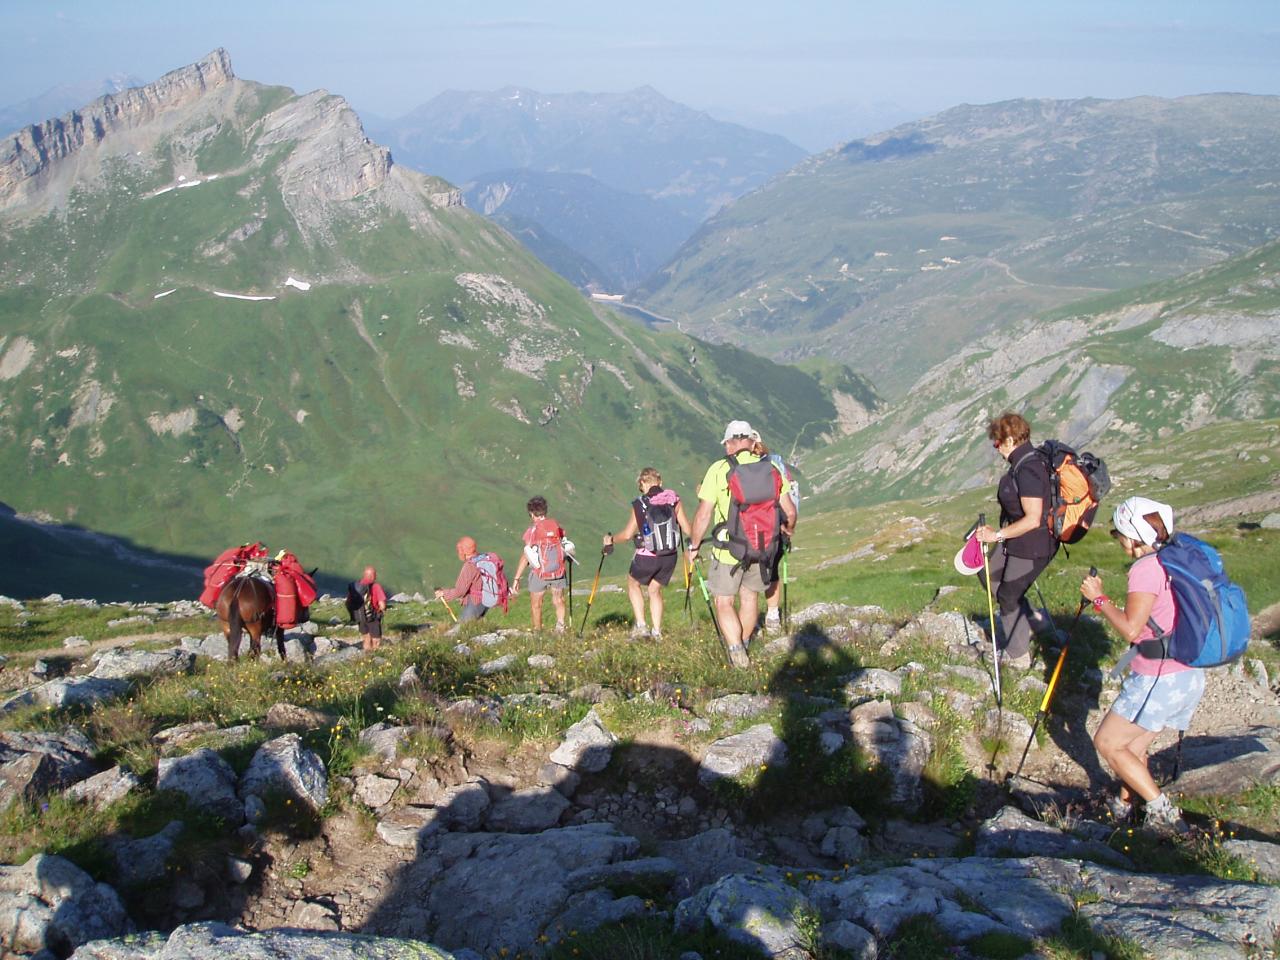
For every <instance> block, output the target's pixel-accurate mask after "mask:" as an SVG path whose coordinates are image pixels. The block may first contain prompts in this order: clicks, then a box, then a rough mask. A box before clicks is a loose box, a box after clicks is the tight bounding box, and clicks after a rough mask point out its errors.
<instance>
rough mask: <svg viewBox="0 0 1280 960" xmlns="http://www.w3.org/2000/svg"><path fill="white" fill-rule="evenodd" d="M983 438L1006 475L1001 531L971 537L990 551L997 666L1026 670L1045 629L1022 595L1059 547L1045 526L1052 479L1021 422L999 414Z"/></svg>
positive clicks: (984, 530)
mask: <svg viewBox="0 0 1280 960" xmlns="http://www.w3.org/2000/svg"><path fill="white" fill-rule="evenodd" d="M987 436H988V437H990V438H991V445H992V446H993V447H995V449H996V452H997V453H999V454H1000V456H1002V457H1004V459H1005V460H1007V461H1008V463H1009V469H1008V471H1007V472H1006V473H1005V475H1004V476H1003V477H1001V478H1000V486H999V488H998V489H997V491H996V499H997V500H999V502H1000V529H999V530H993V529H992V528H991V527H989V526H982V527H979V528H978V529H977V531H976V532H975V535H976V536H977V538H978V540H979V541H980V542H982V543H988V544H993V545H994V549H992V550H991V551H990V554H991V560H990V567H991V586H992V588H993V589H994V590H995V594H996V600H997V602H998V603H999V605H1000V626H1001V632H1002V633H1003V634H1004V636H1003V638H1002V639H1001V641H1000V642H999V643H998V644H997V645H998V646H999V648H1000V651H1001V653H1000V658H1001V662H1002V663H1008V664H1009V665H1010V666H1015V667H1022V668H1024V669H1025V668H1027V667H1030V666H1031V634H1032V632H1033V630H1035V629H1038V628H1040V627H1042V626H1044V624H1043V618H1042V617H1041V615H1040V614H1039V612H1038V611H1033V610H1032V609H1031V604H1030V603H1028V602H1027V591H1028V590H1030V589H1031V585H1032V584H1033V583H1035V580H1036V577H1038V576H1040V573H1041V571H1043V570H1044V568H1045V567H1047V566H1048V565H1049V561H1050V560H1052V559H1053V557H1054V554H1056V553H1057V552H1058V541H1057V539H1056V538H1055V537H1054V535H1053V531H1051V530H1050V529H1049V527H1048V524H1047V523H1046V522H1045V510H1046V509H1047V507H1048V499H1049V484H1050V483H1051V482H1052V477H1051V476H1050V473H1049V465H1048V463H1046V462H1045V459H1044V457H1042V456H1041V455H1040V454H1039V453H1037V451H1036V448H1035V447H1033V446H1032V445H1031V424H1029V423H1027V421H1026V420H1025V419H1024V418H1023V417H1021V416H1019V415H1018V414H1016V413H1004V414H1001V415H1000V416H999V417H997V418H996V419H994V420H992V421H991V423H990V425H989V426H988V427H987ZM978 576H979V578H981V577H982V576H983V574H982V573H981V572H979V574H978Z"/></svg>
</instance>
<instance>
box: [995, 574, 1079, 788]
mask: <svg viewBox="0 0 1280 960" xmlns="http://www.w3.org/2000/svg"><path fill="white" fill-rule="evenodd" d="M1097 575H1098V568H1097V567H1090V568H1089V576H1091V577H1096V576H1097ZM1088 605H1089V601H1088V600H1086V599H1083V598H1082V599H1081V600H1080V606H1078V607H1076V615H1075V618H1074V619H1073V620H1072V621H1071V629H1070V630H1069V631H1067V642H1066V643H1064V644H1063V645H1062V652H1061V653H1059V654H1058V662H1057V663H1056V664H1055V665H1054V667H1053V674H1052V675H1051V676H1050V677H1049V686H1047V687H1046V688H1045V691H1044V697H1043V698H1042V699H1041V700H1040V711H1039V712H1038V713H1037V714H1036V720H1035V723H1033V724H1032V725H1031V736H1029V737H1028V738H1027V745H1026V746H1025V747H1023V748H1022V759H1021V760H1019V761H1018V769H1016V770H1014V771H1013V773H1011V774H1009V776H1008V777H1006V778H1005V783H1006V784H1007V783H1009V781H1011V780H1013V779H1015V778H1016V777H1018V776H1019V775H1020V774H1021V773H1022V765H1023V764H1024V763H1026V762H1027V754H1028V753H1029V752H1030V750H1031V743H1032V741H1033V740H1035V738H1036V730H1038V729H1039V728H1040V722H1041V721H1042V720H1043V719H1044V718H1045V717H1046V716H1048V714H1049V701H1050V700H1051V699H1052V698H1053V691H1054V690H1056V689H1058V677H1059V675H1061V673H1062V665H1063V664H1064V663H1066V662H1067V650H1069V649H1070V647H1071V638H1072V637H1073V636H1074V635H1075V632H1076V624H1078V623H1079V622H1080V615H1081V614H1082V613H1084V608H1085V607H1087V606H1088Z"/></svg>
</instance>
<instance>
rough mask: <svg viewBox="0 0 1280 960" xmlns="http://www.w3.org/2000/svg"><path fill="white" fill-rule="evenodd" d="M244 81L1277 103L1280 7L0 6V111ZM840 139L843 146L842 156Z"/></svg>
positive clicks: (1236, 0) (747, 102) (854, 99)
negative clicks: (1238, 98) (177, 73)
mask: <svg viewBox="0 0 1280 960" xmlns="http://www.w3.org/2000/svg"><path fill="white" fill-rule="evenodd" d="M218 46H224V47H226V48H227V49H228V51H230V53H231V59H232V63H233V64H234V66H235V69H236V73H237V74H238V75H240V76H242V77H246V78H249V79H253V80H259V81H263V82H268V83H280V84H285V85H288V86H291V87H293V88H295V89H297V90H299V91H305V90H310V89H314V88H316V87H323V88H325V89H327V90H330V91H332V92H334V93H339V94H342V95H343V96H345V97H346V98H347V99H348V100H350V101H351V102H352V103H353V104H354V105H355V106H356V107H357V109H360V110H362V111H368V112H372V113H376V114H379V115H381V116H384V117H394V116H397V115H399V114H401V113H403V112H405V111H407V110H409V109H410V108H412V107H414V106H416V105H417V104H419V103H422V102H423V101H425V100H428V99H430V98H431V97H433V96H435V95H436V94H437V93H440V92H441V91H442V90H446V89H479V90H492V89H496V88H499V87H502V86H506V85H520V86H527V87H532V88H534V89H537V90H541V91H543V92H548V93H558V92H567V91H574V90H590V91H605V90H624V89H629V88H632V87H636V86H640V85H643V84H650V85H652V86H654V87H655V88H657V89H658V90H659V91H660V92H662V93H663V94H665V95H666V96H668V97H670V98H672V99H674V100H679V101H681V102H683V103H686V104H688V105H690V106H693V107H698V108H703V109H710V108H717V110H718V112H719V113H720V114H722V115H724V114H736V115H738V116H741V117H743V118H744V119H745V118H751V117H760V118H764V117H767V116H769V115H777V114H780V113H785V112H788V111H794V112H798V113H799V112H806V111H811V110H812V108H813V107H814V106H815V105H824V104H833V105H834V104H866V105H871V104H876V103H879V104H884V103H892V104H895V105H897V106H898V107H901V108H903V109H904V110H905V111H908V112H911V113H914V114H924V113H930V112H933V111H936V110H940V109H944V108H946V107H949V106H953V105H955V104H957V103H961V102H969V103H983V102H989V101H994V100H1004V99H1010V98H1013V97H1055V98H1057V97H1064V98H1066V97H1083V96H1097V97H1108V98H1110V97H1128V96H1134V95H1138V94H1155V95H1159V96H1179V95H1183V94H1190V93H1206V92H1215V91H1236V92H1246V93H1280V3H1276V2H1274V0H1214V2H1212V3H1206V2H1185V0H1162V2H1146V0H1142V2H1131V3H1125V2H1116V0H1110V2H1090V0H1083V2H1071V3H1066V2H1059V3H1052V4H1051V3H1038V2H1037V3H1027V2H1025V0H1020V2H1006V0H999V2H985V0H970V2H968V3H950V2H941V0H934V2H927V0H914V2H912V0H904V2H896V3H862V2H855V0H818V2H804V0H795V2H793V3H789V4H781V3H778V2H776V0H768V2H764V0H733V2H728V0H701V2H700V0H694V2H690V0H680V2H670V0H650V2H649V3H645V4H628V5H620V4H601V3H599V2H598V0H591V2H585V0H582V2H580V0H555V2H542V3H533V2H525V3H519V2H514V0H472V2H471V3H469V4H466V5H463V4H458V3H441V2H431V0H383V2H379V3H369V4H357V3H351V2H341V3H338V2H328V0H305V2H304V0H219V2H217V3H210V4H200V5H195V4H187V3H173V2H172V0H165V2H159V0H131V2H106V0H68V2H58V0H0V104H12V103H16V102H19V101H22V100H25V99H27V98H29V97H34V96H36V95H38V94H40V93H43V92H44V91H46V90H48V89H49V88H51V87H54V86H56V85H58V84H60V83H66V82H71V81H84V80H98V79H101V78H103V77H106V76H109V75H112V74H133V75H136V76H140V77H145V78H149V79H150V78H154V77H157V76H159V75H160V74H162V73H164V72H165V71H167V70H171V69H173V68H175V67H179V66H182V65H183V64H186V63H190V62H191V61H193V60H195V59H197V58H198V57H200V56H202V55H203V54H205V53H207V52H208V51H209V50H211V49H213V48H214V47H218ZM833 142H834V141H833Z"/></svg>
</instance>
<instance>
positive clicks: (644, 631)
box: [631, 623, 649, 640]
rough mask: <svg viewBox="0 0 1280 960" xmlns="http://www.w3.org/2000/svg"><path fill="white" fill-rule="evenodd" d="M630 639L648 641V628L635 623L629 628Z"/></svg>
mask: <svg viewBox="0 0 1280 960" xmlns="http://www.w3.org/2000/svg"><path fill="white" fill-rule="evenodd" d="M631 639H632V640H648V639H649V628H648V627H647V626H645V625H644V624H643V623H637V624H636V625H635V626H634V627H632V628H631Z"/></svg>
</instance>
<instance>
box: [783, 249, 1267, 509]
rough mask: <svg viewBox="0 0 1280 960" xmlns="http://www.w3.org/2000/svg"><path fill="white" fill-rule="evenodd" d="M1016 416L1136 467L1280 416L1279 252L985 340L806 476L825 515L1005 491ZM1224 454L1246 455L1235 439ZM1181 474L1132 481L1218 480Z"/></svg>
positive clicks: (1167, 470) (812, 465)
mask: <svg viewBox="0 0 1280 960" xmlns="http://www.w3.org/2000/svg"><path fill="white" fill-rule="evenodd" d="M1006 409H1013V410H1019V411H1022V412H1023V413H1024V414H1025V415H1026V416H1027V417H1028V419H1029V420H1030V421H1031V423H1032V429H1033V435H1034V437H1035V438H1036V439H1044V438H1046V437H1057V438H1059V439H1062V440H1065V441H1067V442H1069V443H1072V444H1073V445H1077V446H1078V447H1083V446H1084V445H1088V447H1089V449H1091V450H1094V451H1095V452H1097V453H1099V454H1102V455H1105V456H1112V455H1122V456H1124V457H1125V458H1128V457H1129V456H1130V455H1131V454H1132V452H1133V451H1138V450H1156V451H1158V450H1159V449H1160V448H1161V447H1162V446H1164V445H1165V444H1167V443H1168V442H1169V441H1170V440H1171V439H1172V438H1174V437H1178V436H1181V435H1183V434H1184V433H1187V432H1189V431H1193V430H1199V431H1200V435H1201V436H1202V437H1211V436H1213V435H1214V432H1213V431H1211V430H1206V429H1203V428H1206V427H1209V426H1212V425H1214V424H1229V423H1238V422H1264V421H1268V420H1269V419H1270V418H1275V417H1280V243H1273V244H1268V245H1265V246H1263V247H1260V248H1258V249H1256V250H1254V251H1252V252H1251V253H1249V254H1246V255H1244V256H1240V257H1235V258H1232V259H1231V260H1228V261H1226V262H1225V263H1222V264H1219V265H1217V266H1214V267H1210V268H1206V269H1204V270H1200V271H1196V272H1194V273H1192V274H1189V275H1187V276H1185V277H1180V278H1177V279H1175V280H1170V281H1163V282H1160V283H1155V284H1150V285H1147V286H1144V287H1141V288H1138V289H1136V290H1131V291H1127V292H1124V293H1117V294H1111V295H1108V296H1106V297H1101V298H1097V299H1093V300H1088V301H1084V302H1081V303H1077V304H1073V305H1070V306H1068V307H1063V308H1060V309H1058V310H1054V311H1050V312H1047V313H1045V314H1043V315H1041V316H1039V317H1036V318H1034V319H1032V320H1028V321H1025V322H1023V323H1022V324H1020V325H1018V326H1017V327H1016V328H1014V330H1012V331H1010V332H1008V333H1004V334H999V335H989V336H987V337H985V338H982V339H980V340H978V341H975V342H974V343H973V344H971V345H969V346H968V347H966V348H964V349H963V350H961V351H959V352H958V353H957V354H956V355H955V356H953V357H951V358H949V359H948V360H946V361H945V362H943V363H941V364H938V365H937V366H935V367H934V368H933V369H931V370H930V371H929V372H928V373H927V374H926V375H925V376H923V377H922V378H920V380H919V381H917V382H916V383H915V384H914V385H913V386H912V388H911V390H910V391H909V392H908V395H907V396H905V397H903V398H902V400H901V401H899V402H898V403H897V404H895V405H894V406H892V407H890V408H889V409H888V410H887V411H885V412H883V413H882V414H881V415H880V416H879V417H878V418H877V419H875V421H874V422H873V423H871V424H870V425H868V426H867V427H866V428H864V429H862V430H860V431H858V432H856V433H853V434H852V435H850V436H848V437H845V438H843V439H841V440H839V441H837V442H836V443H834V444H832V445H830V446H829V447H826V448H824V449H822V450H820V451H817V452H815V453H813V454H811V455H809V456H808V457H806V458H805V461H804V464H803V466H804V469H805V472H806V474H807V475H808V476H809V477H810V479H811V481H812V489H813V490H814V492H816V493H818V494H819V495H820V501H821V502H822V503H825V504H827V505H828V506H830V505H835V504H840V505H849V504H855V503H867V502H874V501H879V500H885V499H893V498H897V497H903V496H913V497H914V496H920V495H924V494H928V493H939V492H945V491H947V490H951V489H955V488H957V487H969V486H974V485H984V484H989V483H990V484H994V481H995V479H996V477H997V475H998V473H999V471H1000V470H1002V469H1003V467H1004V464H1003V461H1001V460H999V459H998V458H997V457H996V456H995V455H994V454H993V453H992V451H991V448H990V445H989V444H988V443H987V440H986V424H987V422H988V421H989V419H990V418H991V417H992V416H994V415H996V414H998V413H1000V412H1001V411H1003V410H1006ZM1273 440H1274V438H1273ZM1216 453H1217V456H1218V457H1219V458H1222V459H1230V458H1234V457H1236V456H1237V454H1238V453H1240V451H1237V450H1236V449H1234V447H1233V446H1232V445H1231V442H1230V441H1229V440H1225V439H1224V440H1223V441H1222V444H1221V446H1220V447H1219V448H1218V449H1217V451H1216ZM1273 469H1274V468H1273ZM1181 473H1182V471H1181V469H1180V467H1179V465H1178V463H1177V462H1175V461H1173V460H1170V461H1168V462H1166V463H1165V464H1164V465H1163V466H1162V467H1161V468H1160V469H1157V470H1154V471H1152V472H1151V474H1150V475H1149V476H1144V477H1140V478H1134V477H1130V478H1128V479H1129V480H1131V481H1135V480H1139V479H1141V480H1161V481H1167V480H1170V478H1175V479H1177V480H1179V482H1182V483H1196V484H1202V485H1206V486H1207V485H1211V484H1213V483H1214V480H1213V476H1212V474H1210V475H1209V476H1205V475H1204V473H1203V471H1201V470H1200V469H1199V468H1197V470H1196V471H1195V476H1193V477H1184V476H1181ZM1276 506H1280V501H1277V503H1276ZM1259 509H1262V508H1259Z"/></svg>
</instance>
